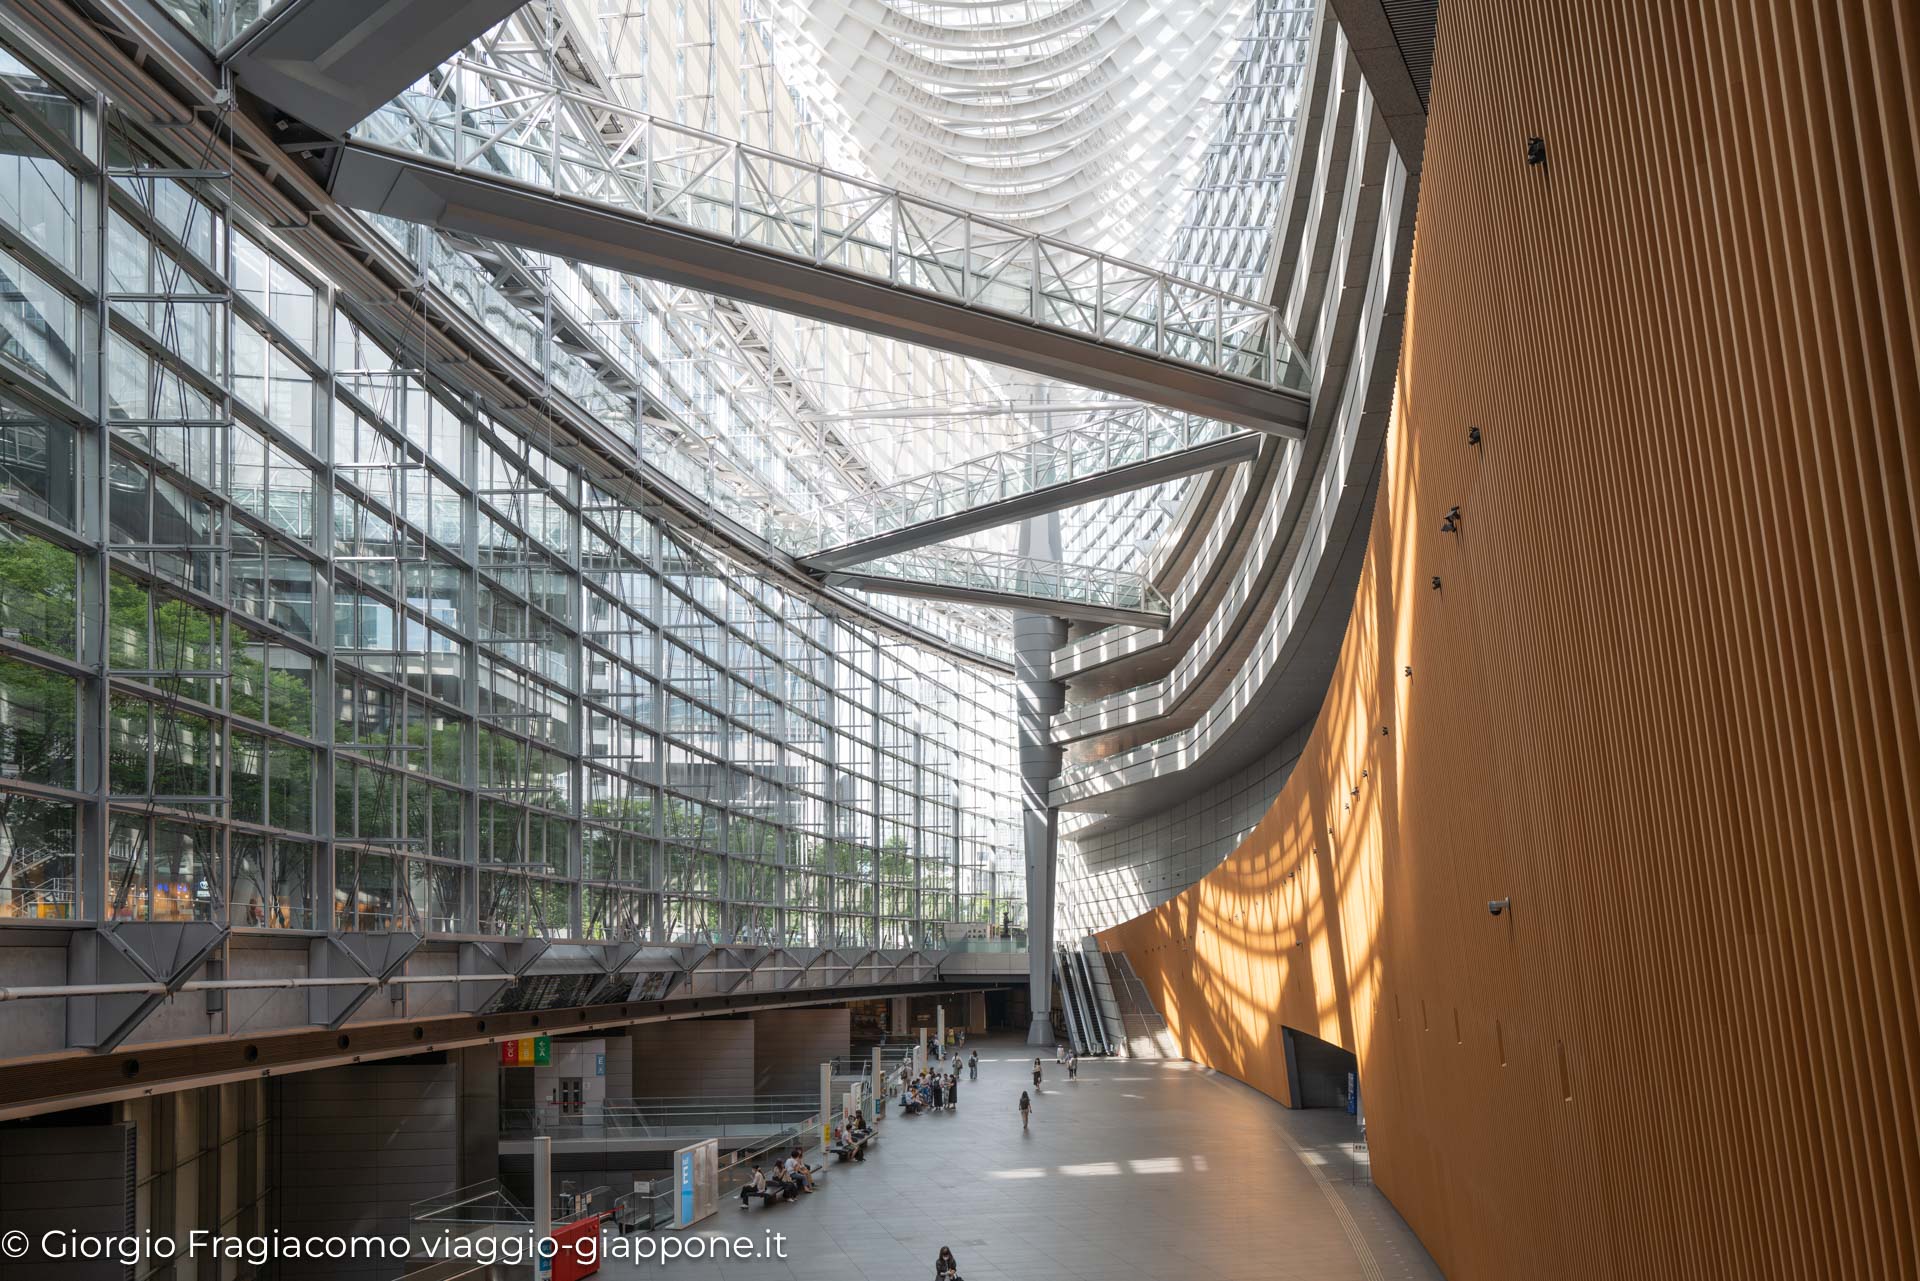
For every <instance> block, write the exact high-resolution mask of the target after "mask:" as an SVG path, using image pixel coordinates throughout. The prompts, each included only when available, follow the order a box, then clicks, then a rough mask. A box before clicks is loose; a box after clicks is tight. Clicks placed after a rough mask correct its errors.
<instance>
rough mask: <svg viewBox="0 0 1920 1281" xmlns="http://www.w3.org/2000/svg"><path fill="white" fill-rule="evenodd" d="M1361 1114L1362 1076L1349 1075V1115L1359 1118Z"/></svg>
mask: <svg viewBox="0 0 1920 1281" xmlns="http://www.w3.org/2000/svg"><path fill="white" fill-rule="evenodd" d="M1359 1112H1360V1074H1359V1073H1358V1072H1349V1073H1347V1115H1348V1116H1357V1115H1359Z"/></svg>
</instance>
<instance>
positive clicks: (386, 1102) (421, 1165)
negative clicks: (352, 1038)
mask: <svg viewBox="0 0 1920 1281" xmlns="http://www.w3.org/2000/svg"><path fill="white" fill-rule="evenodd" d="M461 1075H462V1074H461V1072H460V1071H459V1070H458V1068H457V1067H456V1065H455V1064H454V1063H453V1062H445V1063H400V1064H386V1063H366V1064H356V1065H355V1066H353V1067H342V1068H329V1069H326V1070H324V1071H320V1072H307V1073H302V1074H300V1075H297V1076H288V1077H283V1078H281V1079H280V1080H279V1081H278V1082H277V1083H276V1089H277V1092H278V1116H277V1118H276V1119H277V1133H276V1135H275V1140H276V1151H277V1158H278V1159H277V1161H276V1166H277V1183H278V1188H279V1228H280V1230H281V1231H282V1232H286V1233H301V1234H305V1233H319V1234H322V1235H325V1234H336V1233H337V1234H341V1235H347V1236H364V1235H380V1236H402V1237H404V1236H405V1235H406V1234H407V1211H408V1207H409V1206H410V1205H411V1204H412V1203H413V1202H415V1201H419V1200H422V1199H424V1198H426V1197H430V1196H437V1195H440V1194H442V1193H446V1192H451V1191H452V1190H453V1189H454V1188H455V1187H458V1186H460V1179H461V1174H462V1164H463V1151H462V1143H461V1138H460V1126H459V1113H460V1108H461V1105H462V1100H463V1087H462V1082H461ZM466 1156H467V1159H472V1157H471V1154H466ZM398 1275H399V1269H398V1268H397V1267H389V1266H385V1265H383V1264H381V1263H379V1262H377V1261H373V1260H359V1261H352V1260H341V1261H331V1260H319V1261H316V1262H286V1263H283V1264H282V1281H300V1279H301V1278H306V1277H324V1278H330V1279H331V1278H349V1277H350V1278H376V1277H378V1278H385V1277H393V1276H398Z"/></svg>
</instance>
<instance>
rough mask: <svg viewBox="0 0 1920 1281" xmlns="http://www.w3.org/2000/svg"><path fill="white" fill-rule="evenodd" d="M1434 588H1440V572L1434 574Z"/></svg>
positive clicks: (1436, 589) (1437, 589)
mask: <svg viewBox="0 0 1920 1281" xmlns="http://www.w3.org/2000/svg"><path fill="white" fill-rule="evenodd" d="M1433 590H1434V591H1436V592H1437V591H1439V590H1440V575H1438V574H1435V575H1434V576H1433Z"/></svg>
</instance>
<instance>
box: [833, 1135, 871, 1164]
mask: <svg viewBox="0 0 1920 1281" xmlns="http://www.w3.org/2000/svg"><path fill="white" fill-rule="evenodd" d="M879 1137H880V1135H879V1132H878V1131H876V1130H868V1131H867V1133H866V1135H865V1136H864V1137H862V1138H859V1139H856V1140H855V1141H854V1142H853V1143H852V1144H851V1145H848V1144H845V1143H841V1142H840V1141H838V1140H835V1141H834V1142H832V1143H829V1144H828V1145H827V1149H826V1150H827V1151H829V1152H831V1153H833V1155H835V1156H837V1157H839V1158H840V1159H841V1160H842V1161H846V1160H850V1159H851V1160H858V1159H860V1158H861V1157H862V1156H863V1154H864V1153H865V1152H866V1150H867V1148H869V1147H870V1146H872V1144H873V1141H874V1140H875V1139H877V1138H879Z"/></svg>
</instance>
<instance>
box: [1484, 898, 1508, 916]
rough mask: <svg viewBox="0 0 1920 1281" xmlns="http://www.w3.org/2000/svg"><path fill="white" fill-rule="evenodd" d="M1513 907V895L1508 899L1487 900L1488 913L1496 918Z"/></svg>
mask: <svg viewBox="0 0 1920 1281" xmlns="http://www.w3.org/2000/svg"><path fill="white" fill-rule="evenodd" d="M1512 907H1513V898H1512V896H1511V895H1509V896H1508V897H1506V898H1490V899H1488V900H1487V911H1488V912H1489V913H1491V914H1492V915H1494V916H1499V915H1500V914H1501V913H1502V912H1506V911H1508V910H1510V909H1511V908H1512Z"/></svg>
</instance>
